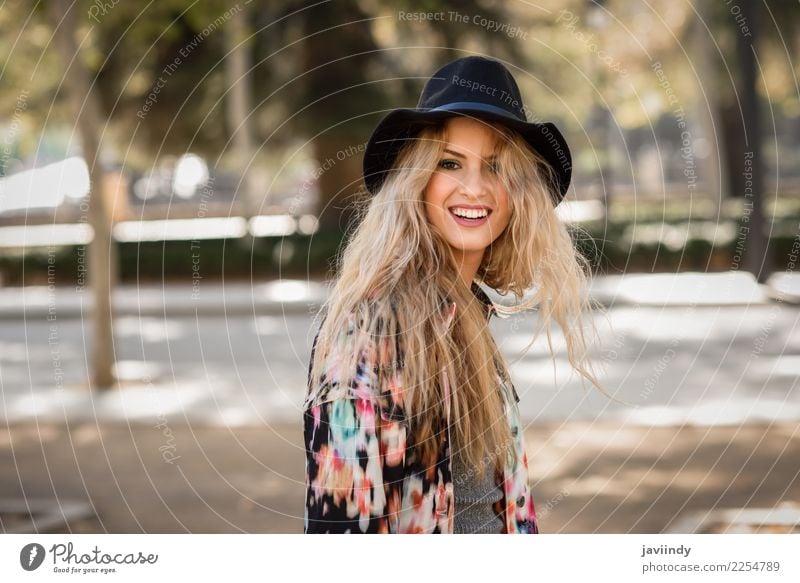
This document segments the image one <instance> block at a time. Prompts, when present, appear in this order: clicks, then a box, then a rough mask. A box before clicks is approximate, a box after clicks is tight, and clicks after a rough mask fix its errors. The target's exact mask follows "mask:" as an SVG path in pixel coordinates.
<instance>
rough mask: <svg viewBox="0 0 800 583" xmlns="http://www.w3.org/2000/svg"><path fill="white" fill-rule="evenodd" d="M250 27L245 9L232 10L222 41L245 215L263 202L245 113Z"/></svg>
mask: <svg viewBox="0 0 800 583" xmlns="http://www.w3.org/2000/svg"><path fill="white" fill-rule="evenodd" d="M249 38H250V27H249V26H248V21H247V9H246V8H243V9H242V10H239V11H237V12H236V13H234V15H233V17H232V18H231V20H230V22H228V24H227V25H226V27H225V40H226V43H227V49H228V51H229V54H228V56H227V58H226V59H225V78H226V84H227V86H228V87H229V88H230V91H229V92H228V95H227V100H226V105H227V107H226V113H227V116H228V125H229V126H230V132H231V135H232V136H233V160H234V163H235V164H236V165H237V168H238V171H239V173H240V183H239V184H240V187H239V193H238V195H237V196H239V197H241V198H240V200H241V202H242V206H243V208H244V212H245V215H246V216H248V217H252V216H255V215H257V214H259V211H260V209H261V205H262V203H263V199H262V195H261V193H260V192H259V189H258V184H257V182H258V181H257V180H256V175H257V172H256V169H255V168H253V165H254V164H255V148H254V146H253V144H254V140H253V131H252V123H253V122H252V121H250V120H248V119H247V116H248V115H249V114H250V113H251V112H252V101H251V96H252V90H251V84H252V73H248V71H249V70H250V66H251V65H250V40H249Z"/></svg>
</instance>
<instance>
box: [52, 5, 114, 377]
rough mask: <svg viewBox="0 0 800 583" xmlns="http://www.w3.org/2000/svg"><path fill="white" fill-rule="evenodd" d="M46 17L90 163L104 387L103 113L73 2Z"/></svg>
mask: <svg viewBox="0 0 800 583" xmlns="http://www.w3.org/2000/svg"><path fill="white" fill-rule="evenodd" d="M48 8H49V16H50V21H51V23H52V26H53V30H54V31H55V37H56V47H57V49H58V51H59V53H61V58H62V59H64V69H65V70H64V75H63V79H64V86H65V89H66V93H67V99H68V100H69V103H70V108H71V110H72V113H73V117H74V119H75V123H76V126H77V130H78V133H79V135H80V139H81V148H82V150H83V157H84V159H85V160H86V164H87V165H88V166H89V179H90V183H91V186H90V193H89V224H90V225H91V226H92V229H93V230H94V237H93V239H92V241H91V243H89V250H88V255H89V265H88V272H89V273H88V280H89V286H90V288H91V291H92V298H93V300H94V309H93V312H92V333H93V338H92V340H93V342H92V343H91V345H92V354H91V384H92V387H93V388H96V389H100V390H104V389H109V388H111V387H113V386H114V385H115V383H116V379H115V378H114V374H113V366H114V334H113V330H112V326H111V296H112V291H113V289H114V285H115V283H116V281H117V278H118V275H117V258H116V247H115V243H114V241H113V239H112V237H111V213H110V212H109V211H108V209H107V199H106V197H104V196H103V190H102V188H103V169H102V167H101V166H100V157H99V153H100V137H99V136H100V131H101V129H102V121H101V120H102V116H101V115H100V110H99V103H98V100H97V99H96V97H95V95H94V93H92V86H91V82H90V75H89V71H88V69H87V68H86V66H85V64H84V62H83V59H82V58H81V55H80V54H79V49H78V46H77V44H76V42H75V32H76V30H77V29H76V25H75V18H74V11H71V10H70V8H74V9H76V10H77V8H76V6H75V5H74V4H72V3H71V2H70V0H53V1H52V2H50V3H49V4H48Z"/></svg>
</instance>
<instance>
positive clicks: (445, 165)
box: [439, 160, 458, 170]
mask: <svg viewBox="0 0 800 583" xmlns="http://www.w3.org/2000/svg"><path fill="white" fill-rule="evenodd" d="M448 164H454V165H455V167H452V166H448ZM439 167H440V168H444V169H445V170H455V169H456V168H457V167H458V162H456V161H455V160H441V161H439Z"/></svg>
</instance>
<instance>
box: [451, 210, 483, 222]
mask: <svg viewBox="0 0 800 583" xmlns="http://www.w3.org/2000/svg"><path fill="white" fill-rule="evenodd" d="M452 212H453V214H454V215H457V216H459V217H465V218H468V219H478V218H482V217H485V216H486V215H488V214H489V211H487V210H486V209H482V210H477V209H458V208H454V209H452Z"/></svg>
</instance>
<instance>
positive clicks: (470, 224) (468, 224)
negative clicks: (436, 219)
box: [448, 207, 492, 228]
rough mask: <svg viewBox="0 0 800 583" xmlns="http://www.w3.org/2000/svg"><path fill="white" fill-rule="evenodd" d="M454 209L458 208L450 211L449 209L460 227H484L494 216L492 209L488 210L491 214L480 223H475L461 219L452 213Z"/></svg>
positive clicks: (479, 221)
mask: <svg viewBox="0 0 800 583" xmlns="http://www.w3.org/2000/svg"><path fill="white" fill-rule="evenodd" d="M453 208H456V207H451V208H450V209H448V212H449V213H450V216H451V217H453V220H454V221H455V222H456V223H458V224H459V225H461V226H462V227H473V228H474V227H480V226H483V225H485V224H486V223H487V222H489V215H490V214H492V211H491V209H488V208H487V209H486V210H488V211H489V212H488V213H487V214H486V216H485V217H483V218H482V219H480V220H478V221H473V220H469V219H462V218H461V217H459V216H458V215H456V214H455V213H454V212H453V211H452V209H453ZM462 208H464V207H462ZM472 208H475V207H472ZM478 208H486V207H478Z"/></svg>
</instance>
